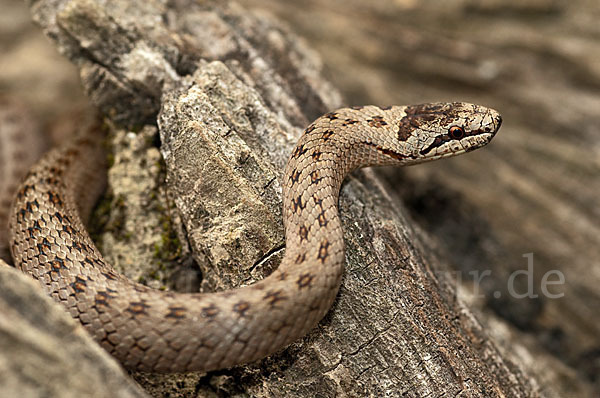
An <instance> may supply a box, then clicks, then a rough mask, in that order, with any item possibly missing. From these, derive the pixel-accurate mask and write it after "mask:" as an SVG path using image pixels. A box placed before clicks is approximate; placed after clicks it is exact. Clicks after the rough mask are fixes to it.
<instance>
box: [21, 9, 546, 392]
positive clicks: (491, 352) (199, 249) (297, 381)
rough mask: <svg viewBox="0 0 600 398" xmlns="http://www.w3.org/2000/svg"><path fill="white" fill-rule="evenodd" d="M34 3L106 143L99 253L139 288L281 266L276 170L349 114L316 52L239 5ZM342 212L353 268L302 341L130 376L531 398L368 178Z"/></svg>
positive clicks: (187, 385) (188, 388)
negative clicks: (330, 120)
mask: <svg viewBox="0 0 600 398" xmlns="http://www.w3.org/2000/svg"><path fill="white" fill-rule="evenodd" d="M30 7H31V10H32V13H33V16H34V19H35V20H36V21H37V22H38V23H39V24H40V25H41V26H42V27H43V28H44V30H45V32H46V34H47V35H48V36H49V37H51V38H52V39H53V40H54V41H55V42H56V44H57V46H58V47H59V49H60V50H61V52H62V53H63V54H65V55H66V56H67V57H68V58H69V59H71V60H72V61H73V62H74V63H75V64H76V65H77V66H78V67H79V69H80V74H81V78H82V82H83V85H84V88H85V90H86V92H87V94H88V96H89V97H90V98H91V100H92V101H93V103H94V104H95V105H97V106H98V107H99V108H100V109H101V110H102V111H103V113H104V114H105V115H106V119H105V120H106V125H107V129H108V130H110V132H111V136H112V137H113V138H112V146H113V148H112V149H113V151H115V152H114V154H113V156H112V160H113V167H112V168H111V171H110V172H109V184H110V187H111V188H110V192H111V197H110V198H109V199H107V203H109V201H111V202H110V204H111V205H110V206H101V207H102V210H105V209H106V208H110V210H109V213H110V214H109V215H108V216H107V218H108V222H107V224H106V226H105V231H104V232H99V235H101V236H100V238H101V242H102V246H103V250H104V251H105V252H106V253H107V256H108V258H109V259H110V260H111V261H113V262H114V263H117V265H118V266H119V267H120V268H121V269H123V270H124V272H125V273H126V274H128V275H129V276H132V277H133V278H135V279H137V280H142V281H146V282H148V283H149V284H150V285H154V286H157V287H162V286H164V285H165V284H167V285H169V286H171V287H175V288H177V289H178V290H188V291H189V290H197V289H202V290H211V289H223V288H229V287H235V286H239V285H241V284H246V283H251V282H253V281H255V280H257V279H260V278H262V277H263V276H264V275H266V274H268V273H269V272H270V271H271V270H272V269H273V268H274V267H276V266H277V263H278V259H279V258H280V256H281V253H282V250H283V247H282V246H283V228H282V222H281V214H280V192H281V187H280V184H279V181H280V179H281V177H282V176H281V172H282V169H283V165H284V163H285V161H286V159H287V157H288V154H289V153H290V150H291V149H292V147H293V145H294V142H295V140H296V139H297V138H298V136H299V135H300V133H301V131H302V129H303V128H304V127H305V126H306V125H308V123H309V122H310V121H312V120H313V119H315V118H316V117H318V116H319V115H320V114H322V113H324V112H326V111H328V110H331V109H334V108H336V107H338V106H340V105H341V103H342V102H341V100H340V98H339V95H338V94H337V92H336V91H335V89H333V88H332V87H331V86H330V84H328V83H327V82H326V81H325V80H323V78H322V77H321V76H320V65H319V61H318V60H317V59H316V57H315V55H314V54H313V53H312V52H311V51H309V50H308V49H307V48H306V47H304V45H303V44H302V43H301V42H299V41H298V39H297V38H296V37H295V36H294V35H292V34H291V33H289V32H288V31H286V30H285V29H284V28H282V27H281V26H279V24H277V23H276V22H274V21H272V20H270V19H268V18H265V17H261V16H257V15H254V14H253V13H251V12H250V11H248V10H245V9H243V8H241V7H239V6H238V5H236V4H235V3H229V2H218V1H204V2H199V3H196V2H184V1H173V2H170V3H163V2H155V1H129V0H115V1H111V2H105V3H97V2H94V1H92V0H72V1H66V0H39V1H37V2H30ZM134 132H137V135H136V134H134ZM157 135H159V136H160V152H161V154H162V157H163V159H164V164H163V163H162V162H161V160H160V158H159V156H158V150H157V148H156V144H157V141H158V140H156V139H155V138H156V137H157ZM165 175H166V185H165V184H163V183H162V178H163V177H164V176H165ZM340 208H341V214H342V219H343V223H344V229H345V239H346V244H347V267H346V268H347V269H346V275H345V276H344V279H343V282H342V287H341V290H340V294H339V296H338V299H337V301H336V303H335V304H334V306H333V308H332V310H331V311H330V313H329V314H328V315H327V316H326V318H325V319H324V320H323V321H322V322H321V323H320V324H319V326H318V327H316V328H315V329H314V330H313V331H312V332H311V333H310V334H309V335H308V336H306V337H305V338H303V339H302V340H301V341H299V342H297V343H295V344H293V345H292V346H290V347H288V348H287V349H285V350H283V351H282V352H279V353H277V354H275V355H273V356H271V357H269V358H267V359H265V360H263V361H260V362H259V363H257V364H252V365H250V366H245V367H238V368H235V369H231V370H225V371H220V372H213V373H211V374H208V375H198V374H186V375H171V376H160V377H157V376H153V375H148V374H135V375H134V377H135V378H136V379H137V380H138V381H139V382H140V383H142V384H143V385H144V387H145V388H146V389H147V390H148V391H150V392H151V393H152V394H154V395H166V394H171V395H182V396H188V395H189V396H193V395H195V394H197V395H201V396H202V395H210V394H212V393H216V394H217V395H223V396H227V395H232V394H242V393H245V394H249V395H251V396H273V397H279V396H298V397H306V396H309V395H317V396H356V397H362V396H415V397H418V396H456V395H461V396H537V395H539V392H538V390H539V388H538V386H537V384H536V382H535V380H533V379H532V378H531V377H529V376H528V375H527V374H525V373H524V372H523V371H521V370H520V368H519V367H518V366H517V365H516V364H514V363H511V362H510V361H508V360H507V359H506V358H504V357H503V356H502V355H501V354H500V353H499V351H498V350H497V349H496V347H495V346H494V344H492V343H491V342H490V341H489V339H488V338H487V337H486V334H485V332H484V331H483V330H482V328H481V326H480V325H479V323H478V322H477V320H476V319H475V317H474V316H473V315H472V314H471V312H470V311H469V310H468V309H467V308H466V307H464V306H463V305H462V304H461V303H460V302H459V301H457V300H456V297H455V296H456V292H455V290H454V286H453V283H452V280H451V278H449V277H448V274H449V270H448V269H447V268H446V265H445V264H444V263H442V262H440V261H438V260H437V259H436V258H435V256H433V255H431V254H430V253H429V252H428V247H429V246H428V245H429V243H427V237H426V236H425V235H424V234H423V233H422V232H421V231H415V229H414V228H413V227H412V226H411V222H410V220H409V219H408V218H407V216H406V215H405V211H404V209H403V208H402V207H401V206H400V204H398V203H393V202H392V201H391V200H390V198H389V196H388V195H387V193H386V190H385V187H384V185H383V184H382V182H381V181H380V180H378V179H377V178H376V177H375V175H374V173H373V172H371V171H364V172H360V173H355V174H354V175H353V176H351V177H350V178H349V180H348V181H347V182H346V184H345V185H344V187H343V188H342V195H341V200H340ZM148 209H150V210H148ZM102 210H101V211H102ZM424 242H425V243H424ZM168 249H170V250H173V249H174V250H175V251H176V253H175V254H176V255H177V257H174V256H170V255H168V254H166V252H165V251H166V250H168ZM140 264H141V266H140ZM196 266H198V267H199V268H200V269H201V271H202V278H203V279H202V282H201V283H200V284H198V282H197V278H196V276H195V274H196V273H195V272H194V267H196ZM132 267H135V268H132ZM167 278H171V279H173V278H174V279H175V282H169V283H166V282H164V279H167Z"/></svg>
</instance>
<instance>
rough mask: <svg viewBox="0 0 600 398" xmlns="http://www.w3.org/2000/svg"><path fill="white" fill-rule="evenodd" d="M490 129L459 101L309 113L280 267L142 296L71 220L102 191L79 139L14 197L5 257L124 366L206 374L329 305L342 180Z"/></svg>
mask: <svg viewBox="0 0 600 398" xmlns="http://www.w3.org/2000/svg"><path fill="white" fill-rule="evenodd" d="M500 123H501V119H500V116H499V115H498V113H497V112H495V111H493V110H491V109H487V108H483V107H480V106H477V105H471V104H464V103H437V104H424V105H414V106H397V107H389V108H379V107H376V106H366V107H357V108H345V109H340V110H338V111H336V112H332V113H328V114H326V115H324V116H322V117H320V118H319V119H317V120H316V121H315V122H314V123H313V124H311V125H310V126H309V127H308V128H307V129H306V131H305V132H304V134H303V135H302V137H301V138H300V141H299V142H298V145H297V146H296V148H295V150H294V152H293V153H292V155H291V157H290V159H289V162H288V165H287V167H286V170H285V174H284V177H283V182H282V186H283V215H284V224H285V231H286V252H285V257H284V258H283V260H282V262H281V265H280V266H279V268H278V269H277V270H276V271H275V272H273V273H272V274H271V275H270V276H269V277H267V278H265V279H264V280H262V281H260V282H258V283H256V284H253V285H251V286H248V287H243V288H239V289H235V290H231V291H225V292H218V293H205V294H199V293H197V294H175V293H171V292H164V291H158V290H153V289H150V288H148V287H145V286H143V285H140V284H137V283H134V282H131V281H130V280H128V279H126V278H125V277H123V276H121V275H119V274H117V273H116V272H115V271H114V270H113V268H112V267H111V266H110V265H109V264H107V263H106V262H105V261H104V260H103V258H102V256H101V254H100V253H99V252H98V250H97V249H96V247H95V246H94V243H93V242H92V241H91V239H90V237H89V235H88V233H87V232H86V230H85V228H84V226H83V223H82V221H81V220H82V218H81V216H80V214H83V215H85V214H86V213H88V211H89V208H90V205H89V204H90V203H92V202H93V199H94V197H95V196H96V194H98V193H99V192H98V190H97V189H96V188H93V187H101V185H102V184H101V183H98V184H92V183H91V181H95V180H98V181H101V179H102V177H101V176H98V167H99V166H98V165H99V164H101V163H102V153H101V151H100V150H99V149H98V147H99V145H98V143H97V142H95V141H94V139H90V138H83V139H79V140H76V141H74V142H72V143H70V144H69V145H67V146H65V147H63V148H60V149H56V150H53V151H51V152H49V153H48V154H47V155H46V156H45V157H44V158H43V159H42V160H41V161H40V163H38V164H37V165H36V166H35V167H34V168H33V169H32V170H31V171H30V173H29V175H28V177H27V179H26V180H25V182H24V183H23V185H22V186H21V188H20V190H19V191H18V193H17V197H16V199H15V202H14V203H13V210H12V211H11V215H10V229H11V235H10V245H11V250H12V255H13V258H14V260H15V264H16V265H17V266H18V267H20V268H21V269H22V270H23V272H25V273H27V274H29V275H31V276H33V277H34V278H35V279H37V280H38V281H39V282H40V284H41V285H42V287H43V288H44V290H45V291H46V292H47V293H48V294H49V295H50V296H52V297H53V298H54V299H56V300H57V301H59V302H61V303H62V304H63V305H64V306H65V307H66V308H67V309H68V311H69V312H70V313H71V315H72V316H73V317H75V318H78V319H79V320H80V321H81V323H82V324H83V325H84V326H85V328H86V329H87V330H88V331H89V332H90V333H91V334H92V335H93V336H94V337H95V338H96V340H97V341H98V342H99V343H100V344H101V345H102V346H103V347H105V348H106V349H107V350H108V351H109V352H110V353H111V354H113V355H114V356H115V357H117V358H118V359H119V360H120V361H121V362H123V364H124V365H125V366H126V367H128V368H135V369H139V370H145V371H153V372H174V371H192V370H195V371H209V370H214V369H220V368H226V367H230V366H233V365H237V364H241V363H247V362H250V361H253V360H256V359H259V358H262V357H265V356H266V355H268V354H270V353H273V352H274V351H276V350H278V349H280V348H282V347H284V346H286V345H287V344H289V343H291V342H293V341H294V340H296V339H297V338H299V337H301V336H302V335H304V334H305V333H307V332H308V331H309V330H310V329H311V328H312V327H313V326H314V325H315V324H316V323H317V322H318V321H319V320H320V319H321V318H322V317H323V316H324V315H325V314H326V312H327V311H328V309H329V308H330V306H331V304H332V302H333V300H334V298H335V296H336V294H337V291H338V288H339V285H340V280H341V277H342V271H343V264H344V242H343V234H342V228H341V224H340V219H339V216H338V209H337V202H338V195H339V189H340V186H341V184H342V181H343V179H344V177H345V176H346V174H347V173H349V172H350V171H352V170H354V169H356V168H358V167H365V166H371V165H393V164H396V165H409V164H413V163H419V162H423V161H427V160H433V159H437V158H441V157H447V156H451V155H456V154H460V153H463V152H466V151H470V150H473V149H476V148H479V147H481V146H483V145H485V144H487V143H488V142H489V141H490V140H491V139H492V137H493V136H494V135H495V133H496V131H497V130H498V128H499V127H500ZM78 206H80V208H78Z"/></svg>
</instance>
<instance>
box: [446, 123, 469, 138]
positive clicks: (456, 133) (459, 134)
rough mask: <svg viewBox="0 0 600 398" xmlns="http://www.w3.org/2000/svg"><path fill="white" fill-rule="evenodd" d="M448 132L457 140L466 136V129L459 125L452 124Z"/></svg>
mask: <svg viewBox="0 0 600 398" xmlns="http://www.w3.org/2000/svg"><path fill="white" fill-rule="evenodd" d="M448 134H450V137H452V138H453V139H455V140H460V139H461V138H463V137H464V136H465V129H463V128H462V127H459V126H452V127H450V128H449V129H448Z"/></svg>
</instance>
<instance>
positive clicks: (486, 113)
mask: <svg viewBox="0 0 600 398" xmlns="http://www.w3.org/2000/svg"><path fill="white" fill-rule="evenodd" d="M403 113H404V116H403V117H402V118H401V119H400V122H399V123H398V141H399V144H400V145H401V146H402V148H403V150H404V152H405V153H406V152H407V149H408V150H409V151H410V159H411V160H412V161H414V162H416V163H419V162H423V161H428V160H435V159H439V158H443V157H449V156H454V155H459V154H461V153H464V152H469V151H473V150H475V149H477V148H480V147H482V146H484V145H486V144H487V143H488V142H490V141H491V140H492V138H493V137H494V135H495V134H496V132H498V129H499V128H500V125H501V124H502V117H501V116H500V114H499V113H498V112H496V111H495V110H493V109H490V108H486V107H483V106H479V105H474V104H469V103H464V102H452V103H429V104H422V105H410V106H407V107H405V108H404V112H403ZM409 163H411V162H409Z"/></svg>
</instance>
